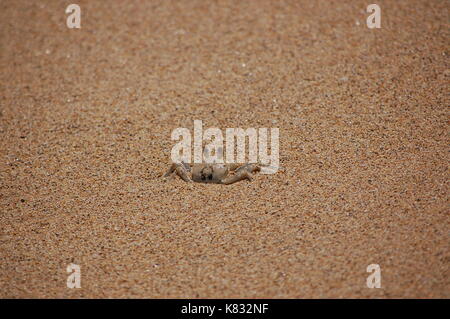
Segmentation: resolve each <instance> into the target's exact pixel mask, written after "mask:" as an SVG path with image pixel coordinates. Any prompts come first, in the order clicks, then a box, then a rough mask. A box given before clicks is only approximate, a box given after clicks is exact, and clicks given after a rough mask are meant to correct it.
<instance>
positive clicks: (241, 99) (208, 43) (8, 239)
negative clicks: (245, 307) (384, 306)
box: [0, 0, 450, 298]
mask: <svg viewBox="0 0 450 319" xmlns="http://www.w3.org/2000/svg"><path fill="white" fill-rule="evenodd" d="M70 3H72V2H65V1H25V0H17V1H12V0H5V1H1V2H0V70H1V72H0V259H1V262H0V287H1V289H0V297H1V298H450V279H449V278H450V276H449V275H450V267H449V265H450V249H449V247H450V237H449V230H450V227H449V226H450V218H449V212H450V210H449V207H450V206H449V188H448V186H449V180H450V179H449V166H448V163H449V108H448V106H449V105H450V99H449V78H450V71H449V70H450V68H449V66H450V64H449V54H450V52H449V47H450V46H449V44H450V43H449V39H450V31H449V30H450V29H449V21H450V20H449V2H448V1H439V0H429V1H421V0H408V1H386V0H385V1H381V0H380V1H378V2H377V4H378V5H379V6H380V8H381V28H374V29H370V28H368V27H367V24H366V19H367V17H368V16H369V13H367V12H366V7H367V5H368V4H370V3H371V2H370V1H359V0H357V1H354V0H346V1H329V0H318V1H306V0H299V1H294V0H292V1H268V0H261V1H237V0H236V1H197V0H195V1H194V0H189V1H188V0H186V1H131V0H120V1H119V0H108V1H84V0H83V1H82V0H79V1H77V2H76V3H77V4H78V5H79V6H80V8H81V28H80V29H77V28H73V29H70V28H68V27H67V24H66V19H67V17H68V14H66V13H65V10H66V7H67V6H68V5H69V4H70ZM194 120H202V122H203V125H204V127H205V128H210V127H217V128H220V129H221V130H225V129H226V128H244V129H245V128H279V134H280V136H279V141H280V147H279V159H280V166H281V168H282V169H280V170H279V171H278V172H277V173H276V174H255V175H254V179H253V181H251V182H250V181H241V182H239V183H236V184H232V185H216V184H200V183H186V182H184V181H183V180H181V179H180V178H177V177H176V176H172V177H170V178H168V179H163V178H162V177H161V176H162V175H163V174H164V173H165V172H166V170H167V169H168V168H169V165H170V162H171V149H172V147H173V145H174V144H175V142H174V141H172V140H171V133H172V131H173V130H174V129H176V128H187V129H189V130H190V131H191V132H193V129H194ZM69 264H75V265H79V267H80V273H81V288H74V289H70V288H68V287H67V278H68V276H69V273H68V272H67V266H68V265H69ZM371 264H376V265H379V267H380V269H381V288H368V287H367V284H366V281H367V277H368V276H369V275H370V273H368V272H367V267H368V266H369V265H371Z"/></svg>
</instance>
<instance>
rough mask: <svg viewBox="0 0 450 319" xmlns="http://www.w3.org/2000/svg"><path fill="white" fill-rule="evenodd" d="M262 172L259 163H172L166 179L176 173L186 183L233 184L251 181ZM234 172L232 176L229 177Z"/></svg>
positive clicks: (165, 175)
mask: <svg viewBox="0 0 450 319" xmlns="http://www.w3.org/2000/svg"><path fill="white" fill-rule="evenodd" d="M259 171H261V165H260V164H258V163H250V164H218V163H213V164H193V165H190V164H186V163H183V162H181V163H172V165H171V166H170V168H169V170H168V171H167V173H166V174H164V177H168V176H170V175H171V174H172V173H174V172H175V173H176V174H177V175H178V176H180V177H181V179H183V180H184V181H185V182H196V183H213V184H225V185H228V184H233V183H236V182H239V181H242V180H245V179H247V180H249V181H251V180H252V178H253V173H255V172H259ZM230 172H233V174H232V175H229V173H230Z"/></svg>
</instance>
